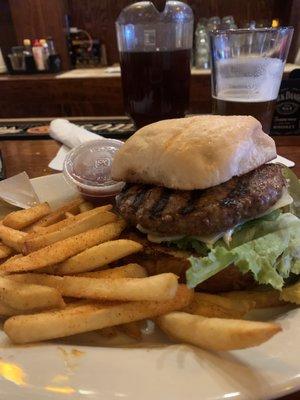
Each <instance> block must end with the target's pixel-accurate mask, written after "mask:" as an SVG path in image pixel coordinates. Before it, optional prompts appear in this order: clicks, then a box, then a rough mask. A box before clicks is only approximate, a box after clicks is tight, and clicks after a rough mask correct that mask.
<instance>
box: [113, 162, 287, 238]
mask: <svg viewBox="0 0 300 400" xmlns="http://www.w3.org/2000/svg"><path fill="white" fill-rule="evenodd" d="M285 185H286V181H285V179H284V177H283V176H282V173H281V167H279V166H278V165H274V164H265V165H262V166H261V167H259V168H257V169H256V170H253V171H252V172H250V173H247V174H245V175H243V176H239V177H234V178H232V179H230V180H229V181H227V182H225V183H222V184H220V185H217V186H214V187H211V188H208V189H205V190H195V191H180V190H172V189H165V190H163V188H162V187H158V186H154V185H139V184H135V185H134V186H129V188H127V196H126V195H125V198H123V199H120V198H119V197H117V199H116V206H117V209H118V210H119V212H120V214H121V215H122V216H123V217H124V218H125V219H127V220H128V221H129V222H130V223H132V224H134V225H136V224H140V225H141V226H143V227H144V228H145V229H149V230H151V231H153V232H159V233H161V234H172V235H177V234H178V235H182V234H183V235H186V234H189V235H204V234H213V233H218V232H222V231H224V230H226V229H229V228H231V227H233V226H235V225H236V224H238V223H240V222H241V221H243V220H244V219H245V218H254V217H256V216H257V215H259V214H261V213H262V212H265V211H267V209H268V208H269V207H271V206H272V205H273V204H275V202H276V201H277V200H278V199H279V198H280V196H281V194H282V189H283V187H284V186H285ZM142 188H146V194H145V198H144V200H143V201H141V200H139V201H140V202H141V203H140V206H139V207H138V208H137V210H134V209H133V207H132V203H133V202H134V200H135V197H136V196H137V195H138V194H139V193H140V190H141V189H142ZM123 191H124V189H123ZM189 192H190V193H189ZM194 197H195V200H194ZM193 201H194V204H193ZM193 206H194V207H193Z"/></svg>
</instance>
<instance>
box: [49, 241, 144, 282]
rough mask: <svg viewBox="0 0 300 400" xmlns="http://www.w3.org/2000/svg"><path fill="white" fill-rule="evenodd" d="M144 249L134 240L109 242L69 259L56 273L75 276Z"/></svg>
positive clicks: (59, 266)
mask: <svg viewBox="0 0 300 400" xmlns="http://www.w3.org/2000/svg"><path fill="white" fill-rule="evenodd" d="M142 249H143V246H142V245H141V244H140V243H137V242H134V241H132V240H127V239H119V240H113V241H109V242H105V243H101V244H99V245H97V246H94V247H90V248H89V249H87V250H85V251H83V252H82V253H79V254H77V255H76V256H74V257H71V258H69V259H68V260H66V261H64V262H62V263H61V264H60V265H58V266H57V267H56V268H55V270H54V271H55V274H57V275H70V274H72V275H73V274H77V273H80V272H87V271H92V270H93V269H96V268H100V267H104V266H106V265H107V264H109V263H111V262H113V261H117V260H120V259H121V258H123V257H126V256H129V255H130V254H133V253H136V252H138V251H141V250H142Z"/></svg>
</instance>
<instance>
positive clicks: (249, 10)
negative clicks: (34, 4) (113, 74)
mask: <svg viewBox="0 0 300 400" xmlns="http://www.w3.org/2000/svg"><path fill="white" fill-rule="evenodd" d="M156 1H157V2H158V3H161V2H162V1H161V0H156ZM185 2H186V3H188V4H190V6H191V7H192V9H193V11H194V15H195V21H196V22H197V21H198V20H199V18H200V17H206V18H209V17H211V16H214V15H218V16H220V17H223V16H225V15H233V16H234V18H235V20H236V22H237V24H238V26H244V25H245V23H246V22H249V21H250V20H255V21H256V22H257V23H262V24H264V25H271V22H272V19H273V18H279V19H280V22H281V24H282V25H288V24H289V20H290V17H291V10H292V8H293V9H295V8H297V7H296V6H294V3H298V5H299V4H300V1H299V0H285V1H283V0H257V1H254V0H185ZM131 3H134V1H130V0H114V1H112V0H68V4H69V11H70V16H71V21H72V25H73V26H77V27H78V28H83V29H86V30H88V31H89V32H90V33H91V34H92V35H93V36H94V37H95V38H99V39H101V40H102V41H103V42H104V43H105V45H106V46H107V55H108V62H109V63H110V64H111V63H114V62H116V61H118V51H117V43H116V35H115V24H114V23H115V21H116V19H117V18H118V15H119V13H120V11H121V10H122V9H123V8H124V7H125V6H127V5H129V4H131ZM293 18H294V20H295V21H294V22H295V23H296V21H299V19H300V10H298V14H295V12H294V13H293Z"/></svg>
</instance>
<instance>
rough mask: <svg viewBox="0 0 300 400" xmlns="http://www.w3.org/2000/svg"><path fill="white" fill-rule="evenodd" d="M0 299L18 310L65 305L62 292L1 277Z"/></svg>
mask: <svg viewBox="0 0 300 400" xmlns="http://www.w3.org/2000/svg"><path fill="white" fill-rule="evenodd" d="M0 301H1V302H3V303H4V304H5V305H7V306H9V307H12V308H14V309H17V310H44V309H49V308H54V307H63V306H64V301H63V299H62V297H61V295H60V293H59V292H58V291H57V290H56V289H54V288H50V287H47V286H42V285H33V284H26V283H21V282H15V281H13V280H10V279H7V278H3V277H0Z"/></svg>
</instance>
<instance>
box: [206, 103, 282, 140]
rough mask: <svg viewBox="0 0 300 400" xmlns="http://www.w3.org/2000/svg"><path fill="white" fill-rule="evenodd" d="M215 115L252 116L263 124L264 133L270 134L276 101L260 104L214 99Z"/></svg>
mask: <svg viewBox="0 0 300 400" xmlns="http://www.w3.org/2000/svg"><path fill="white" fill-rule="evenodd" d="M212 104H213V109H212V111H213V114H218V115H252V116H253V117H254V118H256V119H258V120H259V122H260V123H261V124H262V128H263V131H264V132H266V133H270V129H271V123H272V118H273V113H274V110H275V104H276V100H270V101H258V102H249V103H246V102H240V101H227V100H219V99H217V98H214V97H213V99H212Z"/></svg>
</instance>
